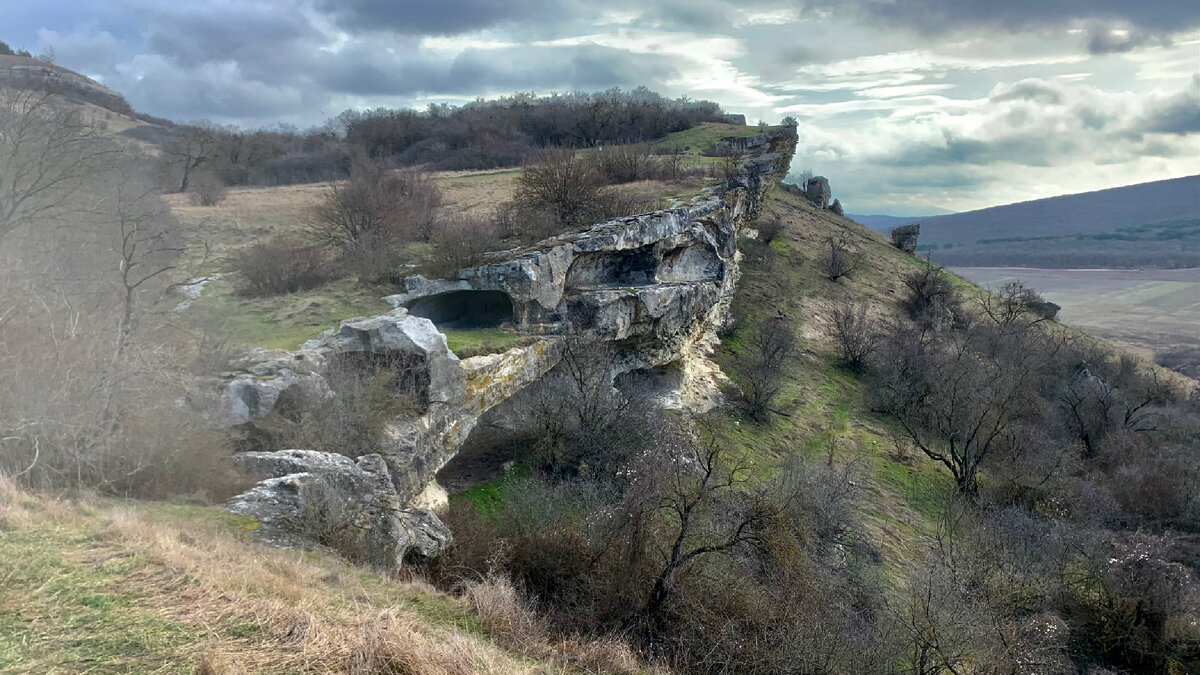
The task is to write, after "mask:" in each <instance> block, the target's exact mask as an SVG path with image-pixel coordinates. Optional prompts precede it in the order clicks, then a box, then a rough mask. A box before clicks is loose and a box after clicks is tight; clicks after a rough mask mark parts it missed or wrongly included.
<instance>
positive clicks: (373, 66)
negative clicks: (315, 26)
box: [320, 43, 677, 96]
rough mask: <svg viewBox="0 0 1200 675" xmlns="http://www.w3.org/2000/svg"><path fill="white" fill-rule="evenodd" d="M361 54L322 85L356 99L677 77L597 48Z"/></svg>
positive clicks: (345, 58) (668, 66) (648, 62)
mask: <svg viewBox="0 0 1200 675" xmlns="http://www.w3.org/2000/svg"><path fill="white" fill-rule="evenodd" d="M381 57H383V55H381V54H378V53H373V52H370V51H364V50H359V51H356V52H355V53H349V54H343V55H340V56H339V58H337V59H335V60H332V61H331V62H330V63H329V64H328V67H327V68H326V69H325V70H324V71H323V72H322V74H321V77H320V84H321V85H322V86H323V87H325V88H327V89H329V90H332V91H337V92H341V93H346V94H354V95H359V96H369V95H385V96H413V95H430V94H442V95H473V94H477V93H479V92H481V91H516V90H520V89H531V88H532V89H554V88H565V89H601V88H607V87H613V86H622V87H635V86H638V85H640V84H643V83H645V82H656V81H662V80H663V79H667V78H671V77H674V76H676V74H677V71H676V69H675V66H674V63H673V61H672V60H671V59H670V58H668V57H665V56H661V55H652V54H635V53H633V52H629V51H626V50H622V49H614V48H611V47H604V46H600V45H595V44H588V43H584V44H580V45H566V46H542V47H504V48H499V49H466V50H464V51H462V52H461V53H459V54H458V55H456V56H455V57H454V58H452V59H447V60H444V61H438V60H425V59H420V58H401V59H395V60H393V61H388V60H387V59H386V57H383V58H381Z"/></svg>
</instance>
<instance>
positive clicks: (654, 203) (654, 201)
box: [593, 188, 663, 222]
mask: <svg viewBox="0 0 1200 675" xmlns="http://www.w3.org/2000/svg"><path fill="white" fill-rule="evenodd" d="M661 208H663V201H662V200H661V199H659V198H657V197H654V196H653V195H647V194H640V193H637V192H629V191H623V190H618V189H615V188H609V189H607V190H602V191H601V192H600V195H599V198H598V199H597V200H596V205H595V212H594V214H593V218H594V219H595V220H596V222H600V221H602V220H608V219H609V218H621V217H624V216H633V215H637V214H639V213H650V212H651V211H657V210H659V209H661Z"/></svg>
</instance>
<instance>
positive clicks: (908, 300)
mask: <svg viewBox="0 0 1200 675" xmlns="http://www.w3.org/2000/svg"><path fill="white" fill-rule="evenodd" d="M904 287H905V288H906V289H908V294H907V295H906V296H905V297H904V298H903V299H902V300H901V303H900V304H901V307H903V308H904V310H905V311H906V312H908V316H909V318H911V319H912V320H914V321H916V322H918V323H919V324H921V325H922V326H925V327H930V328H948V327H952V326H955V325H958V324H960V323H961V322H962V321H963V319H964V318H965V315H964V314H963V310H962V300H961V299H960V298H959V296H958V292H957V291H956V290H955V289H954V284H953V283H951V281H950V277H948V276H947V275H946V273H945V271H943V270H942V268H940V267H937V266H934V265H930V264H925V265H923V266H922V267H921V268H920V269H918V270H915V271H913V272H911V273H909V274H908V275H907V276H905V277H904Z"/></svg>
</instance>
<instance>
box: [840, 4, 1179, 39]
mask: <svg viewBox="0 0 1200 675" xmlns="http://www.w3.org/2000/svg"><path fill="white" fill-rule="evenodd" d="M834 4H841V3H834ZM859 7H860V8H861V10H862V11H865V12H866V13H868V14H870V15H873V16H875V17H878V18H881V19H887V20H892V21H896V22H897V23H900V24H904V25H908V26H912V27H915V28H918V29H919V30H921V31H922V32H925V33H928V34H939V33H943V32H946V31H947V30H951V29H956V28H1002V29H1004V30H1009V31H1024V30H1038V29H1043V28H1053V27H1059V26H1065V25H1070V24H1074V23H1077V22H1085V21H1095V22H1103V23H1104V24H1112V23H1121V24H1128V25H1129V26H1132V27H1134V28H1139V29H1142V30H1144V31H1147V32H1150V33H1158V34H1168V33H1176V32H1180V31H1184V30H1189V29H1191V28H1194V27H1196V26H1197V25H1200V5H1198V4H1197V3H1196V2H1195V0H1158V1H1157V2H1129V0H1050V1H1047V0H1007V1H1006V2H998V1H997V0H905V1H902V2H876V1H867V2H862V3H860V4H859Z"/></svg>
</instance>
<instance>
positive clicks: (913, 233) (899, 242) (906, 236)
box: [892, 223, 921, 253]
mask: <svg viewBox="0 0 1200 675" xmlns="http://www.w3.org/2000/svg"><path fill="white" fill-rule="evenodd" d="M920 235H921V224H920V223H913V224H911V225H901V226H900V227H897V228H895V229H893V230H892V246H895V247H896V248H898V249H900V250H901V251H904V252H905V253H916V251H917V237H919V236H920Z"/></svg>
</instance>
